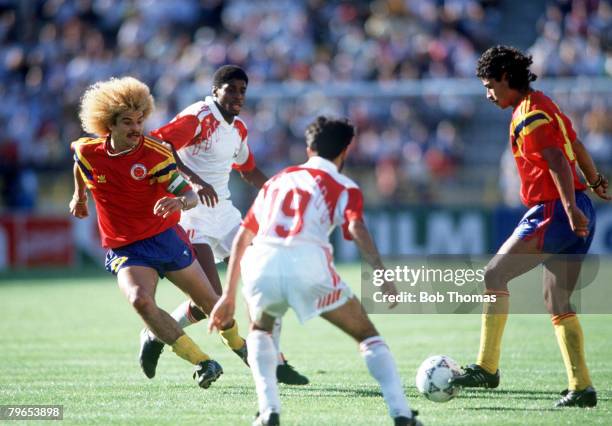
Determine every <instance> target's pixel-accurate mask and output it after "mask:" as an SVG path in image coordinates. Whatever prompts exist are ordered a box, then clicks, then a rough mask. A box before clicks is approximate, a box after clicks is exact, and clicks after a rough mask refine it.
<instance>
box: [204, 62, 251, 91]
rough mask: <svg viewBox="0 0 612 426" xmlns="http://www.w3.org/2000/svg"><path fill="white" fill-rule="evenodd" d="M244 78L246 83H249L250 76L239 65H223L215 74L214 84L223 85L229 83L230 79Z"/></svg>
mask: <svg viewBox="0 0 612 426" xmlns="http://www.w3.org/2000/svg"><path fill="white" fill-rule="evenodd" d="M234 79H236V80H244V82H245V83H246V84H249V77H248V76H247V73H246V72H245V71H244V70H243V69H242V68H240V67H239V66H238V65H223V66H222V67H220V68H219V69H218V70H217V71H215V73H214V74H213V84H212V85H213V86H214V87H221V86H223V85H224V84H225V83H229V82H230V80H234Z"/></svg>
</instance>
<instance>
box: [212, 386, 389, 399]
mask: <svg viewBox="0 0 612 426" xmlns="http://www.w3.org/2000/svg"><path fill="white" fill-rule="evenodd" d="M222 391H223V392H224V393H225V394H229V395H238V394H245V393H248V392H252V390H251V389H248V388H245V387H244V386H235V385H229V386H225V387H224V388H223V389H222ZM279 391H280V393H281V394H283V395H292V394H300V395H302V396H304V397H307V396H309V395H312V396H316V397H317V398H319V397H320V398H335V397H337V396H355V397H381V396H382V392H380V391H379V390H377V389H353V388H343V387H337V386H335V387H332V386H312V385H307V386H288V385H282V384H281V385H279Z"/></svg>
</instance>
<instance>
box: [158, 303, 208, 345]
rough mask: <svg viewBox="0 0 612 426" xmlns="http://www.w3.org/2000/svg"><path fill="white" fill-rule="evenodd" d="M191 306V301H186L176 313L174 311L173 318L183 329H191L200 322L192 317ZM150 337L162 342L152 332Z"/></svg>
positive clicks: (179, 306) (175, 310) (178, 307)
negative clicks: (192, 325) (191, 326)
mask: <svg viewBox="0 0 612 426" xmlns="http://www.w3.org/2000/svg"><path fill="white" fill-rule="evenodd" d="M189 306H190V300H185V301H184V302H183V303H181V304H180V305H178V306H177V307H176V309H174V311H172V314H171V316H172V318H174V319H175V320H176V322H178V325H179V327H181V328H185V327H189V326H190V325H191V324H195V323H196V322H198V320H197V319H195V318H194V317H193V316H192V315H191V311H190V308H189ZM149 336H151V338H152V339H155V340H157V341H158V342H161V340H159V339H158V338H157V336H156V335H155V334H153V332H152V331H151V330H149Z"/></svg>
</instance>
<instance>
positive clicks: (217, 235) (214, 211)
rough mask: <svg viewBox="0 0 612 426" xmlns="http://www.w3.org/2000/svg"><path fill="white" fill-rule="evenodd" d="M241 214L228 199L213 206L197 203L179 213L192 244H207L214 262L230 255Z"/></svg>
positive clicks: (221, 260)
mask: <svg viewBox="0 0 612 426" xmlns="http://www.w3.org/2000/svg"><path fill="white" fill-rule="evenodd" d="M241 221H242V216H241V214H240V211H239V210H238V209H237V208H236V207H234V205H233V204H232V202H231V201H230V200H220V201H219V202H218V203H217V204H216V205H215V206H214V207H207V206H205V205H203V204H198V205H197V206H196V207H194V208H193V209H191V210H187V211H185V212H182V213H181V221H180V222H179V223H180V225H181V226H182V227H183V229H185V231H186V232H187V235H188V236H189V240H190V241H191V243H192V244H208V245H209V246H210V248H211V249H212V251H213V254H214V255H215V262H216V263H219V262H223V259H225V258H227V257H228V256H229V255H230V252H231V250H232V241H233V240H234V237H235V236H236V233H237V232H238V229H239V228H240V222H241Z"/></svg>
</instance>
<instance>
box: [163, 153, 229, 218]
mask: <svg viewBox="0 0 612 426" xmlns="http://www.w3.org/2000/svg"><path fill="white" fill-rule="evenodd" d="M169 145H170V148H171V149H172V154H173V155H174V161H176V166H177V167H178V169H179V171H180V172H181V174H182V175H183V176H185V177H186V178H187V180H188V181H189V184H190V185H191V187H192V188H193V190H194V191H195V193H196V194H197V196H198V198H199V199H200V201H201V202H202V204H205V205H206V206H208V207H214V206H215V204H217V203H218V202H219V197H218V196H217V192H216V191H215V188H213V186H212V185H210V184H209V183H207V182H205V181H204V179H202V178H201V177H200V176H198V175H197V174H196V173H194V172H193V170H191V169H190V168H189V167H187V166H186V165H185V163H183V161H182V160H181V158H180V157H179V155H178V154H177V152H176V150H175V149H174V146H173V145H172V144H169Z"/></svg>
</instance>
